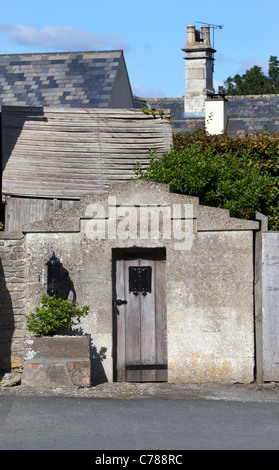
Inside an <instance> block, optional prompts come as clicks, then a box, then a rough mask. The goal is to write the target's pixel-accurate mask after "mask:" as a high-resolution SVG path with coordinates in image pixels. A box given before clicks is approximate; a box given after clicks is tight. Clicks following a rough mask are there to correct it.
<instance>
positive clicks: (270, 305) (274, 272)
mask: <svg viewBox="0 0 279 470" xmlns="http://www.w3.org/2000/svg"><path fill="white" fill-rule="evenodd" d="M278 312H279V232H262V329H263V380H264V381H265V382H267V381H268V382H278V381H279V349H278V344H279V317H278Z"/></svg>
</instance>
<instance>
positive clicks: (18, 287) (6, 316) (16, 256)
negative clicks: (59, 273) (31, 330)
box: [0, 232, 26, 371]
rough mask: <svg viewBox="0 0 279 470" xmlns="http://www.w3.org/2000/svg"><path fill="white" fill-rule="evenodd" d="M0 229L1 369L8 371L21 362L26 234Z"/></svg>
mask: <svg viewBox="0 0 279 470" xmlns="http://www.w3.org/2000/svg"><path fill="white" fill-rule="evenodd" d="M0 233H1V234H0V369H2V370H4V371H9V370H10V369H11V368H16V367H20V366H21V365H22V363H23V342H24V332H25V329H24V325H25V323H24V322H25V319H24V314H25V298H26V283H25V237H24V235H23V234H22V233H18V232H14V233H4V232H3V233H2V232H0Z"/></svg>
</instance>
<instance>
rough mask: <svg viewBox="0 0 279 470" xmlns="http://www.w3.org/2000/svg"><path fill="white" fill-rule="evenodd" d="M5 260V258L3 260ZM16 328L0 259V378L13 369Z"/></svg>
mask: <svg viewBox="0 0 279 470" xmlns="http://www.w3.org/2000/svg"><path fill="white" fill-rule="evenodd" d="M3 261H4V260H3ZM14 329H15V324H14V314H13V305H12V300H11V296H10V293H9V291H8V289H7V286H6V279H5V274H4V269H3V265H2V261H1V260H0V378H1V373H2V374H3V373H5V372H10V371H11V343H12V338H13V333H14Z"/></svg>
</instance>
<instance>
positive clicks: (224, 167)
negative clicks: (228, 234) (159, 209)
mask: <svg viewBox="0 0 279 470" xmlns="http://www.w3.org/2000/svg"><path fill="white" fill-rule="evenodd" d="M278 150H279V139H278V137H277V136H273V135H270V134H268V133H262V134H261V135H257V136H254V137H252V136H247V137H245V138H233V137H228V136H227V135H221V136H210V135H208V134H206V132H205V131H203V130H197V131H196V132H194V133H192V134H190V133H183V134H178V135H176V136H174V147H173V148H172V149H171V150H170V151H169V152H166V153H165V154H164V155H163V156H162V157H161V158H159V157H158V155H157V154H156V152H155V151H154V150H151V151H150V157H151V158H150V164H149V166H148V167H147V168H146V169H143V168H142V166H141V165H140V164H139V163H138V164H137V165H136V167H135V173H136V175H137V177H138V178H140V179H145V180H151V181H156V182H159V183H166V184H169V185H170V190H171V191H172V192H178V193H182V194H187V195H189V196H197V197H199V199H200V203H201V204H204V205H209V206H214V207H222V208H224V209H229V210H230V214H231V216H233V217H240V218H245V219H251V218H253V217H254V215H255V212H256V211H259V212H262V213H263V214H265V215H267V216H268V217H269V223H270V229H273V230H278V229H279V183H278V170H279V166H278V162H279V160H278V155H279V151H278Z"/></svg>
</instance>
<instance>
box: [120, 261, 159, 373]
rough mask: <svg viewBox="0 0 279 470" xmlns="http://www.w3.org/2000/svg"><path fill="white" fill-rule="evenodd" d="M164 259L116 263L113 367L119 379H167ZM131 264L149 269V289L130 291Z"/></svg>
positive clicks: (134, 266)
mask: <svg viewBox="0 0 279 470" xmlns="http://www.w3.org/2000/svg"><path fill="white" fill-rule="evenodd" d="M165 263H166V262H165V260H150V259H144V258H138V259H131V260H127V259H121V260H117V262H116V289H115V290H116V297H117V299H116V300H118V301H119V300H121V301H123V302H125V303H122V304H119V305H117V307H116V315H117V321H116V324H117V334H116V338H117V339H116V341H117V347H116V354H117V360H116V367H117V381H119V382H124V381H126V382H156V381H160V382H161V381H162V382H163V381H167V378H168V373H167V340H166V335H167V325H166V323H167V316H166V299H165V271H166V266H165ZM130 267H133V268H142V269H143V270H144V269H145V268H147V267H149V268H151V292H146V293H145V292H144V291H143V292H141V291H140V292H138V293H135V292H133V291H130V290H129V281H130V276H131V271H130V270H129V268H130Z"/></svg>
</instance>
